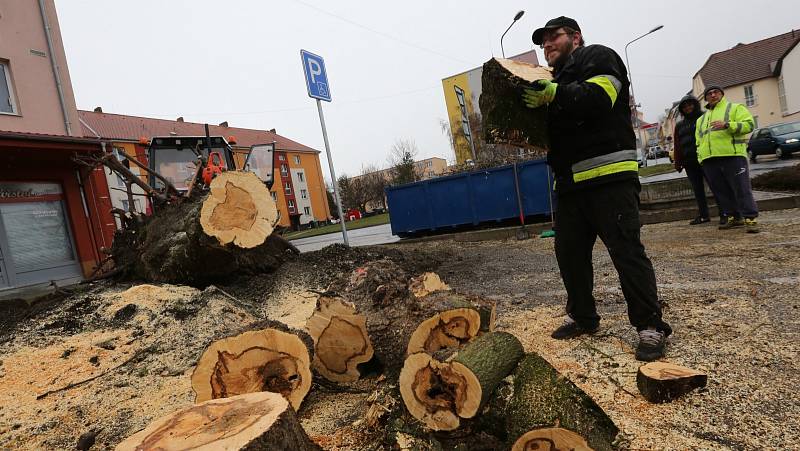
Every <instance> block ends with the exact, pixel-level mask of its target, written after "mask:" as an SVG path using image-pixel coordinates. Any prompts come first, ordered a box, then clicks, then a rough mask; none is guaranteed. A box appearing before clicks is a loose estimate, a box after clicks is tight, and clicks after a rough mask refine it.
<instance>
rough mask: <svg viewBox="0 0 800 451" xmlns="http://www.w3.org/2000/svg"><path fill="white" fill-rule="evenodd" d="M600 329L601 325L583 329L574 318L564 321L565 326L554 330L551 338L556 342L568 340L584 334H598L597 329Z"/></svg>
mask: <svg viewBox="0 0 800 451" xmlns="http://www.w3.org/2000/svg"><path fill="white" fill-rule="evenodd" d="M599 328H600V326H599V325H595V326H594V327H583V326H581V325H580V324H578V323H576V322H575V321H574V320H573V319H572V318H567V319H566V321H564V324H563V325H562V326H561V327H559V328H558V329H556V330H554V331H553V333H552V334H550V336H551V337H553V338H555V339H556V340H566V339H568V338H575V337H577V336H580V335H584V334H593V333H595V332H597V329H599Z"/></svg>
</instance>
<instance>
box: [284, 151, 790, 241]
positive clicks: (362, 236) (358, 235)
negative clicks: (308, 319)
mask: <svg viewBox="0 0 800 451" xmlns="http://www.w3.org/2000/svg"><path fill="white" fill-rule="evenodd" d="M663 163H669V158H659V159H658V160H648V162H647V164H648V166H653V165H656V164H663ZM798 163H800V156H794V157H793V158H789V159H787V160H778V159H777V158H776V157H774V156H761V157H758V162H757V163H750V177H754V176H756V175H758V174H762V173H764V172H768V171H771V170H773V169H777V168H781V167H785V166H792V165H795V164H798ZM680 177H686V171H681V172H680V173H678V172H670V173H668V174H660V175H654V176H652V177H646V178H643V179H641V181H642V183H650V182H658V181H662V180H672V179H676V178H680ZM347 235H348V238H349V240H350V245H351V246H368V245H373V244H386V243H394V242H395V241H399V240H400V237H398V236H397V235H392V227H391V225H389V224H383V225H379V226H374V227H365V228H363V229H356V230H353V231H350V232H348V234H347ZM343 242H344V240H343V239H342V234H341V232H337V233H329V234H327V235H319V236H312V237H309V238H302V239H299V240H293V241H292V243H293V244H294V245H295V246H297V248H298V249H300V251H301V252H310V251H316V250H318V249H322V248H323V247H325V246H328V245H330V244H333V243H343Z"/></svg>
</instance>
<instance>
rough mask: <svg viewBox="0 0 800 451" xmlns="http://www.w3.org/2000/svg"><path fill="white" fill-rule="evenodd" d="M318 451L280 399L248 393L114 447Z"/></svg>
mask: <svg viewBox="0 0 800 451" xmlns="http://www.w3.org/2000/svg"><path fill="white" fill-rule="evenodd" d="M162 449H171V450H189V449H198V450H199V449H209V450H211V449H225V450H272V449H275V450H278V449H279V450H292V451H312V450H314V451H316V450H319V449H320V448H319V446H317V445H315V444H314V443H313V442H312V441H311V440H310V439H309V438H308V435H306V433H305V431H303V428H302V427H301V426H300V422H299V421H298V419H297V417H296V416H295V413H294V409H292V408H291V407H290V406H289V403H288V402H287V401H286V399H284V398H283V397H282V396H280V395H278V394H275V393H269V392H260V393H249V394H244V395H239V396H234V397H232V398H224V399H214V400H210V401H206V402H204V403H201V404H198V405H194V406H192V407H187V408H185V409H181V410H179V411H177V412H174V413H171V414H169V415H166V416H164V417H162V418H159V419H158V420H156V421H154V422H153V423H151V424H150V425H149V426H148V427H147V428H145V429H144V430H142V431H140V432H137V433H136V434H134V435H132V436H130V437H128V438H127V439H126V440H124V441H123V442H121V443H120V444H119V445H117V447H116V450H117V451H133V450H137V451H139V450H162Z"/></svg>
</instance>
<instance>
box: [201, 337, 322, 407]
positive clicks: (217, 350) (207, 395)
mask: <svg viewBox="0 0 800 451" xmlns="http://www.w3.org/2000/svg"><path fill="white" fill-rule="evenodd" d="M267 325H268V326H270V327H269V328H266V327H265V328H261V329H259V330H250V331H247V332H243V333H241V334H239V335H235V336H232V337H228V338H224V339H222V340H217V341H215V342H213V343H212V344H211V345H210V346H209V347H208V348H207V349H206V350H205V352H204V353H203V355H202V356H201V357H200V360H199V361H198V362H197V367H195V370H194V372H193V373H192V389H193V390H194V391H195V394H196V395H197V396H196V398H195V402H198V403H199V402H203V401H207V400H209V399H218V398H227V397H231V396H235V395H240V394H244V393H253V392H262V391H268V392H275V393H280V394H281V395H283V396H284V397H286V399H288V400H289V402H290V403H291V405H292V407H294V409H295V410H298V409H299V408H300V404H301V403H302V402H303V399H304V398H305V396H306V395H307V394H308V391H309V390H310V389H311V381H312V375H311V358H310V356H311V352H312V351H311V349H312V348H311V346H312V345H311V339H310V337H309V336H308V335H306V334H305V332H301V331H297V330H292V329H289V328H288V327H286V326H285V325H282V324H280V323H276V322H273V321H270V322H265V323H262V324H261V326H267ZM256 327H259V326H256Z"/></svg>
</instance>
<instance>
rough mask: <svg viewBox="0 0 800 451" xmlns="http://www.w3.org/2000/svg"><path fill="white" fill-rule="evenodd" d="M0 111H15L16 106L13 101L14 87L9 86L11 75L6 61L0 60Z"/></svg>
mask: <svg viewBox="0 0 800 451" xmlns="http://www.w3.org/2000/svg"><path fill="white" fill-rule="evenodd" d="M0 113H7V114H16V113H17V107H16V105H15V102H14V89H13V87H12V86H11V76H10V75H9V73H8V63H4V62H2V61H0Z"/></svg>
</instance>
